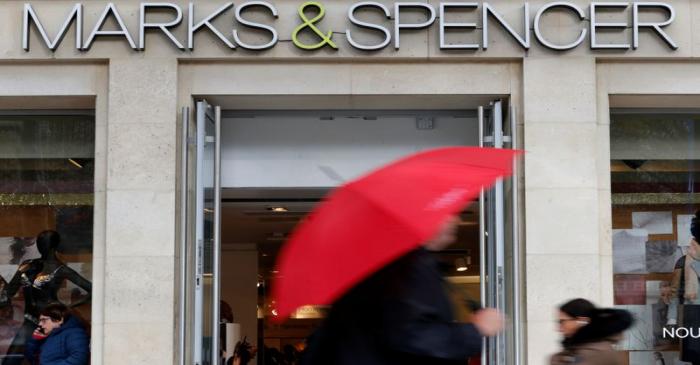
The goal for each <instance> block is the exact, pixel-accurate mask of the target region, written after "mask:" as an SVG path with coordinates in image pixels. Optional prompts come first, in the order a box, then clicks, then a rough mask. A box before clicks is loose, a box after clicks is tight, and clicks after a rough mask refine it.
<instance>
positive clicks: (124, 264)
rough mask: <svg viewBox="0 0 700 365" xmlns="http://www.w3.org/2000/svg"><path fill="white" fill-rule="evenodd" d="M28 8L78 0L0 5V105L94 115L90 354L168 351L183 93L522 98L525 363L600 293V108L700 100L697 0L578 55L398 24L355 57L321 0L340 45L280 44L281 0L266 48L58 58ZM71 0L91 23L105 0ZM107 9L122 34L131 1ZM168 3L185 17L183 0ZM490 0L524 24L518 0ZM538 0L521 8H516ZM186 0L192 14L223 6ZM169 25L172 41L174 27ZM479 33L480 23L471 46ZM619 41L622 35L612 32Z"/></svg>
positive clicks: (246, 101) (683, 1)
mask: <svg viewBox="0 0 700 365" xmlns="http://www.w3.org/2000/svg"><path fill="white" fill-rule="evenodd" d="M25 2H31V3H32V4H33V5H34V7H35V10H36V11H37V13H38V14H39V15H40V17H41V18H42V21H43V22H44V25H45V26H46V27H47V29H49V30H50V31H49V33H50V34H52V35H53V34H55V31H56V30H57V29H58V27H59V26H60V24H61V23H62V22H63V20H64V17H65V15H66V14H67V13H68V11H69V10H70V8H71V7H72V5H73V4H74V3H75V2H74V1H64V0H37V1H15V0H8V1H2V2H0V34H1V36H0V107H2V108H3V109H17V108H37V107H41V108H51V107H56V103H61V105H62V106H66V107H69V106H71V105H74V106H75V107H86V105H87V107H94V108H95V110H96V123H97V125H98V128H97V136H96V141H97V143H96V146H97V151H96V159H97V161H98V163H97V164H96V166H97V171H96V180H95V182H96V184H95V186H96V195H95V212H96V220H95V248H94V277H93V283H94V293H93V335H94V336H93V339H92V341H93V343H92V355H93V363H94V364H124V363H128V364H173V363H174V362H175V361H176V359H177V348H176V346H175V343H176V339H175V336H176V334H177V328H176V325H175V323H176V318H175V316H176V311H177V306H178V303H177V302H176V298H177V297H176V293H177V288H176V278H177V277H178V272H177V268H178V258H177V255H176V252H177V247H178V244H179V243H178V242H179V241H177V240H176V232H178V227H177V225H176V217H177V209H176V202H177V196H178V195H177V193H176V186H177V183H178V182H177V179H178V171H179V170H178V168H177V167H178V165H177V153H178V139H177V126H178V115H179V109H180V107H182V106H191V102H192V96H207V97H208V98H210V99H211V101H213V102H217V103H221V104H225V105H231V106H236V107H240V106H245V107H248V108H256V107H261V106H263V104H261V103H260V101H259V100H261V98H260V97H262V96H264V97H265V101H266V104H268V105H269V103H277V104H276V105H281V106H285V107H289V106H294V107H300V108H323V107H337V108H345V109H347V108H387V106H390V107H391V108H401V107H412V106H413V107H415V105H416V102H419V103H420V105H421V107H425V108H464V107H470V108H471V107H475V106H476V105H478V104H480V103H485V102H487V101H488V100H489V99H491V98H494V97H501V96H507V97H510V98H511V100H512V101H513V104H514V105H515V106H517V107H518V109H519V115H520V118H519V120H520V123H521V127H522V133H521V136H522V141H523V143H524V149H525V150H526V151H527V154H526V156H525V161H524V173H523V182H524V184H523V186H522V189H523V194H522V196H523V199H524V203H525V204H524V207H523V216H522V217H521V219H522V223H524V225H523V227H524V233H525V235H524V238H525V240H524V244H525V250H524V256H525V257H524V259H525V261H524V263H525V273H524V274H525V285H526V288H525V297H524V298H523V302H524V303H526V305H527V306H526V318H525V321H526V323H525V324H526V336H525V340H526V342H527V353H528V355H527V356H528V362H527V363H528V364H543V363H545V361H546V357H547V355H548V354H549V353H551V352H553V351H554V350H555V349H556V347H557V333H556V332H555V323H554V321H553V316H554V308H555V306H556V305H557V304H558V303H560V302H562V301H563V300H565V299H567V298H571V297H578V296H583V297H587V298H590V299H593V300H594V301H597V302H599V303H601V304H603V305H610V304H612V262H611V261H612V260H611V247H612V244H611V237H610V229H611V222H610V221H611V218H610V199H611V198H610V182H609V159H610V151H609V149H610V147H609V137H608V136H609V109H610V107H611V106H613V107H614V106H658V107H664V106H675V107H683V106H697V102H698V101H700V99H699V98H698V97H697V95H700V80H698V78H700V63H697V61H696V60H695V57H698V56H700V31H698V28H699V27H700V23H699V20H700V3H697V2H693V1H691V0H669V1H668V2H669V3H671V4H673V5H674V6H675V9H676V12H677V14H676V16H677V17H676V20H675V22H674V24H673V25H672V26H670V27H669V28H667V31H668V33H669V34H670V35H671V37H673V38H674V40H675V41H676V42H677V43H678V44H679V46H680V48H679V50H677V51H671V50H669V49H668V47H666V46H665V45H663V44H662V43H661V42H659V40H658V39H657V38H656V37H654V36H652V35H650V34H649V33H648V32H644V34H643V36H642V41H641V42H642V47H640V49H638V50H636V51H622V52H620V51H591V50H590V49H589V48H588V45H587V43H584V44H583V45H581V46H580V47H579V48H577V49H575V50H573V51H569V52H564V53H561V52H554V51H550V50H546V49H544V48H542V47H541V46H540V45H539V44H538V43H537V41H536V40H535V39H533V40H532V45H533V46H532V49H531V50H530V51H528V52H525V51H523V50H522V49H521V48H520V47H519V46H518V45H517V44H516V43H515V41H514V40H513V39H512V38H510V37H509V36H508V35H507V34H505V32H504V31H502V30H500V29H499V28H498V27H497V26H496V25H495V24H494V23H492V25H491V26H492V28H491V31H490V34H491V43H490V44H489V49H488V51H483V50H481V51H474V52H441V51H439V50H438V46H437V44H436V42H437V28H436V27H435V26H433V27H432V28H431V29H430V30H420V31H414V32H406V33H404V34H402V38H401V45H402V46H401V49H400V50H399V51H396V50H394V49H393V48H392V47H387V49H385V50H382V51H380V52H376V53H365V52H360V51H356V50H353V49H350V48H349V47H348V45H347V41H346V40H345V38H344V37H345V34H344V33H345V29H346V28H347V25H348V24H347V21H346V20H345V9H346V8H347V5H348V4H350V3H351V2H350V1H347V0H342V1H334V2H328V3H327V4H326V5H327V15H326V19H325V20H324V21H323V23H321V27H322V28H323V29H333V30H334V31H335V32H336V33H335V34H334V39H335V40H336V41H337V42H338V44H339V45H340V47H341V50H339V51H337V52H336V51H330V50H328V49H324V50H320V51H317V52H306V51H302V50H299V49H296V48H294V46H293V45H292V44H291V41H290V34H291V32H292V30H293V29H294V27H296V25H297V24H298V18H297V15H296V7H297V6H298V2H295V1H291V0H284V1H276V2H275V4H276V5H277V7H278V10H279V12H280V18H279V19H278V20H277V21H276V22H275V26H276V28H277V29H278V30H279V32H280V39H281V41H280V43H279V44H278V45H277V46H276V47H275V48H274V49H273V50H269V51H265V52H251V51H244V50H236V51H231V50H228V49H225V48H224V47H222V46H221V45H220V44H219V43H217V42H214V41H213V38H212V36H211V35H210V34H208V33H207V32H206V31H203V32H200V34H198V35H197V36H196V39H195V41H196V49H195V51H179V50H176V49H174V48H173V47H172V46H170V45H169V44H168V43H167V42H166V40H165V38H164V37H163V36H162V35H158V34H155V33H148V35H147V38H146V42H147V43H146V44H147V50H146V51H145V52H135V51H132V50H130V49H129V48H128V47H127V46H126V43H125V41H123V40H120V39H103V40H99V41H97V42H96V43H95V44H94V46H93V48H92V49H91V50H90V51H88V52H79V51H76V50H75V49H74V48H73V33H72V31H71V32H70V33H69V34H68V35H67V36H66V38H65V39H64V40H63V45H62V46H61V48H60V49H59V50H58V51H56V52H55V53H52V52H50V51H48V50H46V49H45V48H44V47H43V45H42V44H41V43H40V42H39V39H38V38H37V37H36V32H34V33H33V34H34V35H33V38H32V50H31V51H30V52H25V51H23V50H22V48H21V33H20V31H21V21H22V19H21V14H22V6H23V4H24V3H25ZM382 2H383V3H386V4H390V3H389V2H387V1H382ZM573 2H574V3H576V4H581V5H582V6H586V5H587V4H589V2H587V1H581V0H576V1H573ZM83 3H84V4H85V30H84V32H85V33H86V34H88V33H89V32H90V31H91V30H92V26H93V25H94V22H95V20H96V18H97V17H98V16H99V13H100V12H101V11H102V10H103V9H104V6H105V5H106V2H102V1H84V2H83ZM114 3H115V4H116V5H117V7H118V9H119V11H120V12H121V14H122V16H123V17H124V19H125V22H126V23H127V26H128V27H129V29H130V30H131V32H132V36H133V37H134V38H135V40H137V38H138V36H137V33H136V32H135V30H136V25H137V22H138V17H137V13H138V4H139V2H137V1H126V0H121V1H115V2H114ZM174 3H177V4H180V6H182V7H183V9H184V10H186V4H187V2H185V1H174ZM430 3H432V4H435V3H437V2H436V1H433V0H431V1H430ZM490 3H491V4H493V5H494V6H495V7H496V9H498V10H499V11H501V12H502V13H503V15H504V17H505V18H506V19H507V20H508V21H509V22H511V24H512V25H513V27H514V28H515V29H516V30H520V29H522V26H523V22H522V19H520V14H521V11H522V6H523V4H524V1H510V0H496V1H490ZM543 3H545V1H540V0H538V1H531V2H530V4H531V13H533V14H534V13H535V12H536V11H537V9H538V7H539V6H541V4H543ZM196 4H197V9H198V12H199V11H201V14H205V13H207V12H210V11H213V10H214V9H215V8H217V7H218V6H219V5H220V4H223V2H216V1H215V2H196ZM586 11H587V10H586ZM230 14H231V12H229V13H228V15H227V16H225V17H221V18H220V19H219V20H218V21H217V22H216V24H217V25H218V26H220V29H222V31H223V30H228V29H230V24H229V23H227V22H230ZM185 15H186V14H185ZM472 18H474V19H476V18H478V17H475V16H474V14H472ZM227 19H228V20H227ZM416 19H419V17H418V18H416ZM545 23H546V24H545V26H546V28H547V29H546V32H545V33H546V36H547V37H549V38H551V39H552V40H553V41H561V42H565V41H567V40H570V39H573V38H572V37H575V35H576V33H577V32H578V30H579V25H578V24H577V23H573V22H571V17H570V16H569V15H568V14H563V13H560V14H553V15H552V16H549V17H547V18H546V19H545ZM183 24H186V21H184V22H183ZM175 33H176V36H177V37H178V38H179V39H180V40H181V41H184V39H185V32H184V27H182V26H181V27H180V28H179V29H177V30H176V31H175ZM227 34H228V33H227ZM480 36H481V32H480V30H477V31H476V32H474V33H472V34H471V35H469V39H468V40H473V41H477V40H478V39H480ZM618 36H619V38H618ZM629 36H630V33H629V30H626V31H624V33H621V34H619V35H616V36H614V37H615V39H619V40H628V39H629ZM663 95H666V96H674V97H673V98H668V97H667V98H664V97H662V96H663ZM677 95H683V97H678V96H677ZM18 96H20V97H26V96H31V97H32V98H29V99H26V98H17V97H18ZM59 96H60V97H61V98H57V97H59ZM611 100H612V101H611ZM256 103H257V104H256ZM100 161H101V163H100Z"/></svg>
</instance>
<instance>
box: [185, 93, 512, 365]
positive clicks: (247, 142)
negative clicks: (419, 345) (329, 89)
mask: <svg viewBox="0 0 700 365" xmlns="http://www.w3.org/2000/svg"><path fill="white" fill-rule="evenodd" d="M198 106H199V109H198V111H197V115H198V116H199V117H200V118H198V120H200V121H203V122H202V123H204V124H205V125H203V126H200V128H199V130H200V131H203V132H204V134H205V135H204V136H199V135H198V136H197V140H200V141H201V142H202V146H194V147H193V148H191V149H192V150H193V151H198V152H196V153H197V154H199V155H200V156H201V157H202V158H201V161H199V162H197V158H192V159H190V161H192V160H194V163H195V165H196V168H195V169H193V170H195V171H197V173H196V178H195V180H196V181H199V182H200V184H198V185H199V186H201V192H200V193H195V194H194V195H195V196H196V197H197V198H196V199H195V200H196V201H197V202H199V201H201V204H199V203H198V204H195V205H196V206H195V207H194V210H195V217H194V218H195V219H194V220H195V222H196V221H197V219H201V220H202V222H201V223H200V224H199V225H197V224H195V225H193V227H194V228H195V231H196V232H194V233H195V236H196V237H194V238H193V241H192V242H193V243H194V248H193V249H191V250H190V252H189V253H187V252H186V253H184V254H185V255H187V256H188V257H193V259H192V260H191V263H190V265H189V266H188V268H189V270H188V271H187V272H186V273H187V276H188V277H191V278H194V281H193V283H194V284H193V288H190V289H192V290H187V289H185V290H186V291H187V292H188V294H187V295H189V296H190V298H191V299H190V300H189V304H190V308H192V309H191V310H190V313H192V318H191V322H190V323H192V324H193V329H194V330H193V331H192V333H191V334H190V336H191V337H190V339H189V340H190V343H191V344H192V347H191V351H190V354H189V355H191V356H192V358H193V359H194V361H193V363H194V364H201V365H204V364H212V363H215V362H212V359H213V358H215V356H214V355H213V354H219V355H220V356H223V357H230V356H231V355H232V353H233V349H232V347H233V346H234V345H235V343H236V342H238V341H241V340H243V339H246V340H247V342H248V343H250V345H251V346H254V347H256V348H257V349H258V351H257V354H256V357H255V358H254V359H253V360H251V362H250V364H256V363H257V364H265V365H266V364H280V363H284V364H290V365H291V364H296V363H297V360H298V355H299V352H300V351H302V350H303V348H304V346H305V339H306V338H307V337H308V336H309V335H310V334H311V333H313V331H314V330H315V329H316V328H317V327H318V326H319V324H320V323H321V322H322V320H323V318H324V315H325V312H326V309H327V308H326V307H323V306H308V307H302V308H299V309H298V310H297V311H296V312H295V313H293V315H292V317H291V318H290V319H289V320H288V321H287V322H285V323H284V324H283V325H274V324H272V323H271V322H270V321H269V319H270V318H272V317H274V316H276V311H275V303H274V302H273V300H272V298H270V296H269V286H270V283H271V281H272V280H274V277H275V275H276V272H275V267H274V262H275V258H276V256H277V254H278V252H279V250H280V247H281V245H282V244H283V243H284V241H285V239H286V238H287V237H288V235H289V233H290V232H291V231H292V230H293V229H294V227H295V226H296V224H298V223H299V221H300V220H301V219H303V217H304V216H305V215H306V214H307V213H309V212H310V211H311V210H312V209H313V208H314V207H315V206H316V204H318V203H319V202H320V201H321V200H322V199H323V196H325V195H326V194H327V193H328V192H329V191H330V190H332V189H333V188H334V187H336V186H339V185H341V184H342V183H343V182H345V181H348V180H351V179H353V178H356V177H358V176H361V175H362V174H364V173H367V172H369V171H371V170H372V169H374V168H376V167H379V166H381V165H383V164H385V163H387V162H389V161H392V160H394V159H396V158H399V157H402V156H405V155H408V154H410V153H413V152H417V151H421V150H426V149H430V148H435V147H442V146H477V145H491V146H498V147H505V146H504V143H508V140H507V138H508V137H507V136H506V133H505V132H506V131H504V130H503V118H502V116H503V107H502V102H501V101H496V102H494V103H492V104H491V105H490V106H489V107H488V108H487V110H484V109H479V110H437V111H436V110H399V111H395V110H394V111H377V110H351V111H344V110H313V111H279V110H277V111H271V110H266V111H221V109H220V108H212V107H208V106H207V105H206V104H204V103H199V104H198ZM208 125H209V126H208ZM217 126H218V127H217ZM210 131H211V132H214V135H211V134H210V133H209V132H210ZM499 144H500V145H499ZM217 146H218V147H217ZM219 166H220V167H219ZM217 184H218V185H217ZM509 187H512V184H511V185H509V184H508V183H507V182H506V183H503V182H501V183H499V184H498V186H497V188H496V189H494V191H493V192H487V193H485V194H484V196H483V197H482V198H481V199H480V200H479V201H477V202H474V203H473V204H471V205H470V206H468V207H467V208H465V210H464V211H463V212H462V214H461V223H460V226H459V232H458V242H457V243H455V244H454V245H453V246H451V247H450V248H448V249H447V250H445V251H443V252H439V253H436V256H437V258H438V260H439V262H440V263H441V267H442V272H443V274H444V276H445V277H446V279H447V280H448V281H449V282H451V283H452V284H453V285H454V286H455V287H456V288H459V292H460V293H461V294H460V295H461V296H462V297H463V299H469V300H472V301H474V302H477V303H480V304H481V305H488V306H491V307H497V308H500V309H502V310H504V311H508V310H509V309H508V308H510V310H511V311H512V310H513V306H514V305H515V302H516V301H515V300H514V295H513V290H511V288H507V286H508V285H511V286H512V285H514V283H515V282H517V281H516V280H514V279H510V280H509V279H508V277H507V275H512V274H513V271H512V270H506V269H505V266H506V265H508V262H509V260H510V262H511V263H512V262H513V261H514V260H512V257H513V254H514V253H513V252H512V251H508V249H507V248H506V245H507V244H506V241H509V242H510V243H511V246H512V242H513V240H512V239H509V240H507V239H506V232H507V231H508V232H510V233H513V232H515V231H516V230H515V229H512V226H511V223H510V221H511V219H510V218H508V217H506V216H507V215H508V214H506V210H507V204H506V201H510V199H509V198H508V197H509V196H510V195H508V193H507V191H508V189H509ZM195 190H197V189H195ZM496 204H499V206H500V207H499V208H498V209H496V208H495V206H496ZM488 207H491V208H488ZM197 216H199V217H197ZM191 220H192V219H190V221H191ZM506 220H509V222H508V223H506ZM506 227H508V229H506ZM217 236H218V237H217ZM506 251H508V252H506ZM507 271H508V272H507ZM488 277H493V278H498V280H488V279H487V278H488ZM190 293H191V294H190ZM215 303H218V305H215ZM224 303H225V304H224ZM465 319H466V318H465ZM185 320H188V319H187V318H185ZM513 334H514V331H511V332H510V334H508V335H507V336H506V334H504V335H503V336H499V338H495V339H493V341H490V342H489V344H488V345H487V346H486V350H487V351H485V352H484V355H483V357H482V361H484V360H485V361H484V362H482V363H485V362H488V363H492V364H505V363H514V362H507V361H506V356H507V352H508V351H506V349H508V348H511V346H513V345H514V343H515V340H514V338H515V336H514V335H513ZM212 339H220V340H219V341H213V340H212Z"/></svg>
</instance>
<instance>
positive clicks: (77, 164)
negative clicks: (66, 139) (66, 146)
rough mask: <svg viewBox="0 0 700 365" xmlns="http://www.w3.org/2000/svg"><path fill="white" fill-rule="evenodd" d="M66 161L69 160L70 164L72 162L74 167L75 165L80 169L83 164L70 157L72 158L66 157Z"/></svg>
mask: <svg viewBox="0 0 700 365" xmlns="http://www.w3.org/2000/svg"><path fill="white" fill-rule="evenodd" d="M68 162H70V163H71V164H73V166H75V167H77V168H79V169H82V168H83V165H81V164H79V163H78V162H77V161H76V160H74V159H72V158H69V159H68Z"/></svg>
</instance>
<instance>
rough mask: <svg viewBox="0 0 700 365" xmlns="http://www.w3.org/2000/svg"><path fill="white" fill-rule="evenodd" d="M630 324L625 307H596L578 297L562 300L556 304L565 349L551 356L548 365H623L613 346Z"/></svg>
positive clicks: (629, 315) (631, 321)
mask: <svg viewBox="0 0 700 365" xmlns="http://www.w3.org/2000/svg"><path fill="white" fill-rule="evenodd" d="M633 323H634V320H633V318H632V315H631V314H630V313H629V312H628V311H626V310H622V309H606V308H596V306H595V305H593V303H591V302H589V301H587V300H585V299H580V298H579V299H574V300H570V301H568V302H566V303H564V304H563V305H561V306H560V307H559V332H561V333H562V335H563V337H564V339H563V341H562V346H563V347H564V349H563V350H562V351H561V352H559V353H557V354H555V355H554V356H552V358H551V360H550V365H565V364H577V365H622V364H623V363H622V362H621V360H620V357H619V356H618V355H617V353H616V351H615V349H614V348H613V345H614V344H615V343H617V342H618V341H620V340H621V339H622V334H623V332H624V331H625V330H627V329H628V328H630V327H631V326H632V324H633Z"/></svg>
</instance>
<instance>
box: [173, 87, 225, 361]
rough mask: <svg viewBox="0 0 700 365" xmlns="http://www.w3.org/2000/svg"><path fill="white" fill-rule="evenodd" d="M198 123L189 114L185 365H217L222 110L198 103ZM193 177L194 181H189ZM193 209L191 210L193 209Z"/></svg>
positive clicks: (185, 114)
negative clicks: (190, 120) (191, 122)
mask: <svg viewBox="0 0 700 365" xmlns="http://www.w3.org/2000/svg"><path fill="white" fill-rule="evenodd" d="M194 115H195V120H194V124H190V123H189V111H188V110H187V109H185V110H184V111H183V120H184V122H183V131H184V132H183V134H185V135H186V136H185V137H183V143H185V144H186V145H185V146H183V150H184V151H185V152H184V155H183V161H185V162H183V167H184V168H185V171H186V175H185V176H184V177H183V180H185V182H184V184H185V186H184V187H183V194H184V195H183V196H184V197H185V198H184V204H185V205H186V206H185V207H184V209H183V210H184V211H186V212H187V213H185V216H184V217H183V220H184V222H185V223H184V227H185V228H184V231H183V232H181V233H182V235H183V240H182V244H183V247H182V250H181V255H182V257H184V260H182V263H183V266H182V267H181V270H182V272H183V275H182V276H181V280H182V281H183V285H181V287H182V288H183V291H182V292H181V303H182V304H181V307H180V310H181V314H180V321H181V322H180V331H181V333H180V334H181V338H182V340H181V360H180V363H181V364H183V365H184V364H194V365H214V364H218V358H219V296H220V293H219V288H220V285H219V277H220V275H219V271H220V252H221V250H220V246H221V239H220V232H221V229H220V221H221V203H220V202H221V196H220V194H221V193H220V192H221V183H220V181H221V178H220V176H221V173H220V165H221V148H220V145H221V143H220V130H221V110H220V108H219V107H213V106H211V105H209V104H208V103H207V102H206V101H198V102H197V103H196V108H195V113H194ZM187 176H194V179H193V180H190V181H187V180H188V179H187ZM190 208H191V209H190Z"/></svg>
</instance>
